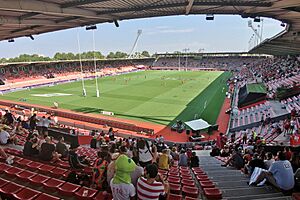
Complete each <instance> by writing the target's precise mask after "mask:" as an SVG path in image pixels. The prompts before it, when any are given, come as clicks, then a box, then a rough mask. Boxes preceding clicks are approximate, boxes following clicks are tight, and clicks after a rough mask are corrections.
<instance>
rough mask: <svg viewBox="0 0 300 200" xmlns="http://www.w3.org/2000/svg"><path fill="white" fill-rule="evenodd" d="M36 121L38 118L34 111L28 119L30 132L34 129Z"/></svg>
mask: <svg viewBox="0 0 300 200" xmlns="http://www.w3.org/2000/svg"><path fill="white" fill-rule="evenodd" d="M37 122H38V119H37V118H36V114H35V113H34V114H33V115H32V116H31V117H30V119H29V127H30V130H31V131H32V132H33V130H35V129H36V126H37Z"/></svg>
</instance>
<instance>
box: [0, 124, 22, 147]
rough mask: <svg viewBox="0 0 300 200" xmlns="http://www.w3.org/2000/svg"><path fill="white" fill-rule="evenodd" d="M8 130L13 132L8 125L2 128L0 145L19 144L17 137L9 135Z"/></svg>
mask: <svg viewBox="0 0 300 200" xmlns="http://www.w3.org/2000/svg"><path fill="white" fill-rule="evenodd" d="M8 130H11V128H10V127H9V126H7V125H4V126H2V127H1V128H0V144H10V143H13V144H17V142H18V139H17V137H16V136H17V135H15V134H9V132H8Z"/></svg>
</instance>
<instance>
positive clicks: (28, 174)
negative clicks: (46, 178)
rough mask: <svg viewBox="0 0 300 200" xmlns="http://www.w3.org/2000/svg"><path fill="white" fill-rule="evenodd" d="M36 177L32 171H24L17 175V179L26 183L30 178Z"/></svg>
mask: <svg viewBox="0 0 300 200" xmlns="http://www.w3.org/2000/svg"><path fill="white" fill-rule="evenodd" d="M34 176H36V173H34V172H31V171H27V170H24V171H22V172H20V173H17V174H16V177H17V178H19V179H21V180H23V181H26V180H28V179H29V178H32V177H34Z"/></svg>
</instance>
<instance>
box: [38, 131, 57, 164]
mask: <svg viewBox="0 0 300 200" xmlns="http://www.w3.org/2000/svg"><path fill="white" fill-rule="evenodd" d="M45 141H46V142H44V143H43V144H42V146H41V150H40V155H39V157H40V159H41V160H43V161H53V162H55V161H57V160H59V158H60V157H61V155H60V154H58V153H57V152H55V145H54V144H53V143H52V140H51V138H50V137H49V136H47V137H46V138H45Z"/></svg>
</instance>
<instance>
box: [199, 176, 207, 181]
mask: <svg viewBox="0 0 300 200" xmlns="http://www.w3.org/2000/svg"><path fill="white" fill-rule="evenodd" d="M197 180H198V181H209V178H208V176H207V175H197Z"/></svg>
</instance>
